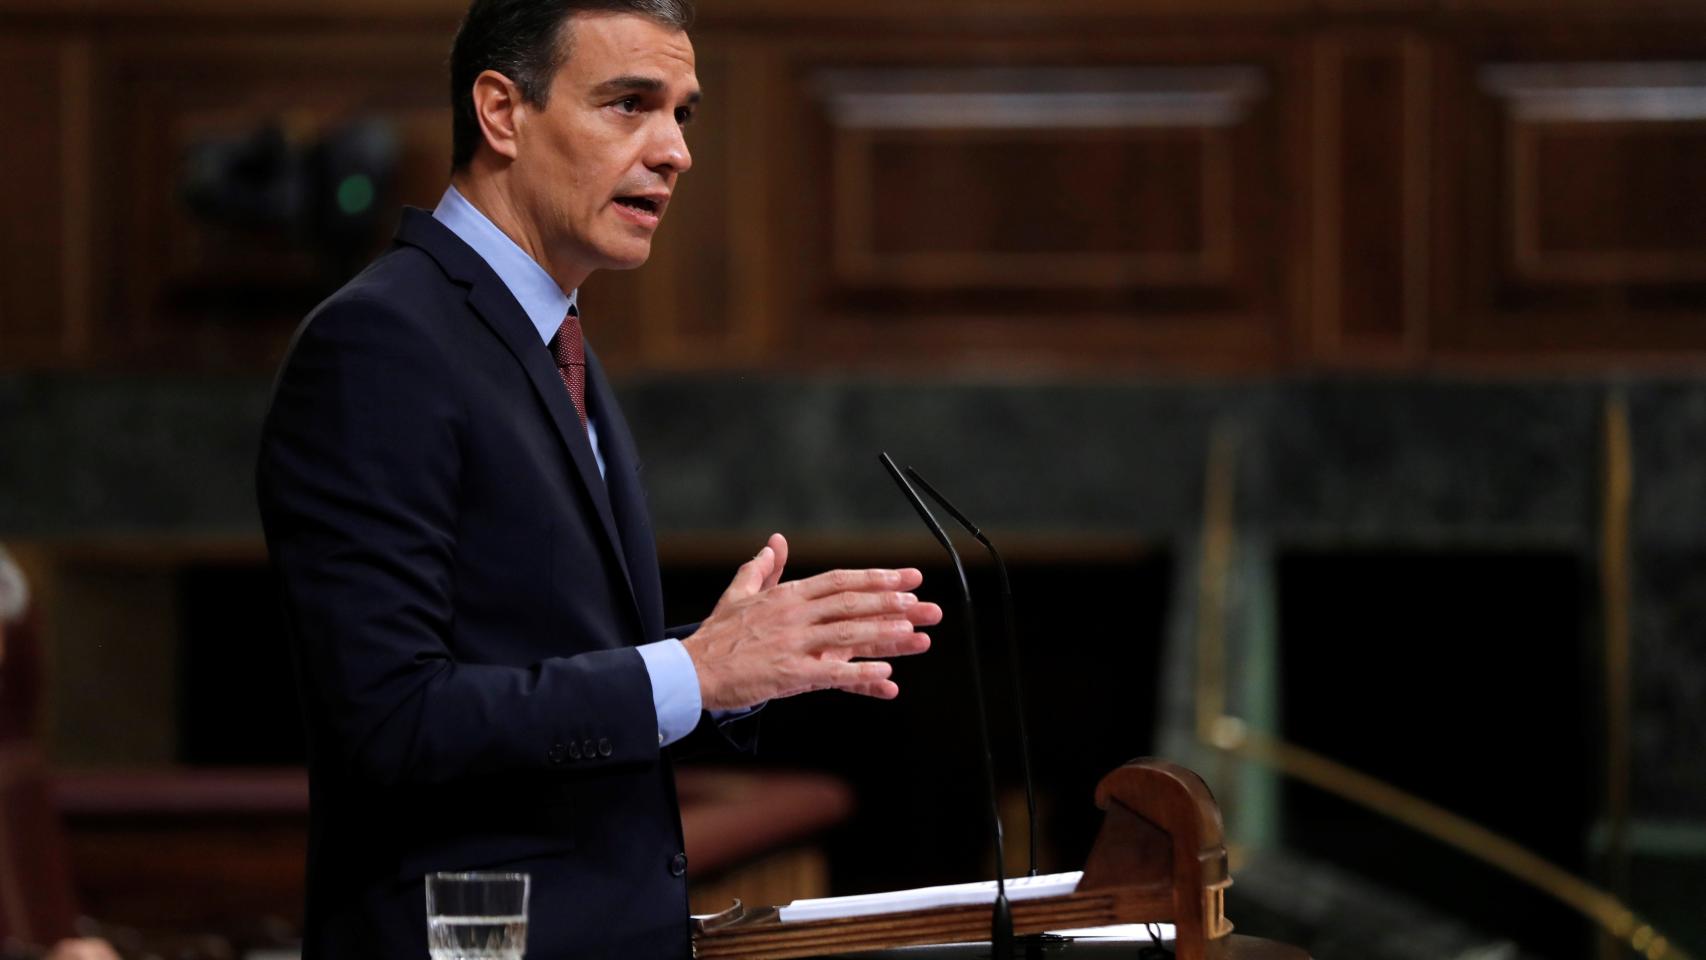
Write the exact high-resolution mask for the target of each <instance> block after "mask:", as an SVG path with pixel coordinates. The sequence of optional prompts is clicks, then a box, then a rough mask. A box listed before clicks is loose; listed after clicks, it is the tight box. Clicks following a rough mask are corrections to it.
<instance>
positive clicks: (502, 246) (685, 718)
mask: <svg viewBox="0 0 1706 960" xmlns="http://www.w3.org/2000/svg"><path fill="white" fill-rule="evenodd" d="M432 216H433V219H435V220H437V221H438V222H439V223H442V224H444V225H445V226H446V227H449V228H450V231H451V232H452V233H454V234H456V235H457V236H458V237H461V238H462V242H463V243H466V244H468V246H470V247H473V248H474V252H475V253H478V254H479V255H480V257H481V258H482V259H484V260H485V261H486V263H487V264H488V265H489V266H490V267H491V268H492V271H493V272H494V273H496V274H497V275H498V279H500V280H502V281H503V282H504V286H506V287H508V288H509V292H510V293H512V294H514V295H515V299H516V301H517V302H518V303H520V304H521V309H522V310H523V311H524V312H526V314H527V319H529V320H531V321H533V327H534V329H536V330H538V331H539V342H540V343H541V344H548V343H550V342H551V338H552V337H555V336H556V335H557V328H558V327H560V326H562V323H563V318H564V317H566V316H568V313H569V307H570V306H571V305H573V304H574V303H575V301H576V299H577V298H578V297H579V296H580V291H579V290H575V291H573V292H571V293H568V294H565V293H563V290H562V288H561V287H559V286H557V281H555V280H553V279H551V275H550V274H548V273H546V272H545V268H544V267H541V266H540V265H539V264H538V262H537V261H535V260H534V259H533V258H532V257H530V256H528V255H527V251H525V250H523V249H521V247H519V246H517V245H516V243H515V241H514V240H511V239H510V238H509V235H508V234H506V233H504V232H503V231H502V230H499V229H498V226H497V224H495V223H493V222H492V221H491V220H490V219H489V218H487V216H486V215H485V214H483V213H481V212H480V210H479V208H477V207H475V206H474V205H473V204H472V203H469V202H468V198H466V197H464V196H462V193H461V192H460V191H458V190H457V189H456V188H455V187H451V188H449V189H447V190H445V191H444V197H443V198H442V199H441V200H439V201H438V207H437V208H436V209H434V210H433V212H432ZM586 433H587V439H588V440H591V441H592V455H593V458H594V459H595V460H597V461H598V475H599V476H601V477H602V476H604V454H603V453H602V452H600V450H599V447H598V425H597V421H596V420H593V419H590V418H589V419H588V421H587V425H586ZM635 649H636V650H638V651H639V652H640V659H641V660H643V661H645V664H646V675H647V676H648V677H649V678H650V679H651V683H652V705H653V706H654V707H655V708H656V709H657V717H658V745H659V746H665V745H668V744H671V743H674V742H675V741H677V740H680V739H681V738H682V737H685V736H687V735H688V734H689V733H692V732H693V728H694V727H696V726H698V725H699V712H700V707H701V705H702V704H701V701H700V699H699V672H698V671H697V670H696V669H694V667H693V658H692V657H690V656H688V655H687V648H686V647H683V646H682V645H681V641H680V640H659V641H657V642H655V643H645V644H641V645H640V646H638V647H635Z"/></svg>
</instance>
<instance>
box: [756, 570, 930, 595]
mask: <svg viewBox="0 0 1706 960" xmlns="http://www.w3.org/2000/svg"><path fill="white" fill-rule="evenodd" d="M923 582H924V574H922V573H920V572H918V571H917V570H915V569H912V568H910V567H908V568H906V569H904V570H831V571H829V572H828V573H820V574H818V575H817V576H815V577H807V578H805V579H804V580H795V581H793V582H791V583H789V584H788V586H789V588H790V589H792V590H794V591H795V592H797V593H798V594H799V595H800V596H803V597H805V598H806V599H812V600H815V599H818V598H820V597H827V596H830V595H831V594H836V593H849V592H854V593H870V592H875V591H880V590H912V589H913V588H915V587H917V586H918V585H919V584H921V583H923Z"/></svg>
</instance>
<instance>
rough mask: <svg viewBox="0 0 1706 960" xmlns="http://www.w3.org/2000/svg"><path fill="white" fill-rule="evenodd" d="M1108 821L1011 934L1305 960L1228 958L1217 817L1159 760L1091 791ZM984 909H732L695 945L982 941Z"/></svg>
mask: <svg viewBox="0 0 1706 960" xmlns="http://www.w3.org/2000/svg"><path fill="white" fill-rule="evenodd" d="M1096 806H1097V807H1099V808H1101V809H1102V810H1103V811H1105V812H1106V815H1107V816H1106V819H1105V820H1104V821H1103V823H1102V829H1101V832H1100V833H1099V834H1097V836H1096V842H1095V844H1094V845H1093V846H1092V847H1091V850H1090V857H1089V860H1088V862H1087V863H1086V864H1085V865H1084V877H1083V879H1082V880H1080V881H1079V884H1078V888H1077V889H1076V890H1075V891H1073V892H1072V893H1070V894H1068V895H1066V896H1061V897H1048V898H1045V899H1038V900H1021V901H1017V902H1015V903H1013V929H1014V932H1015V933H1017V934H1019V935H1024V934H1029V933H1041V932H1043V931H1045V930H1061V929H1070V928H1077V927H1095V926H1106V925H1113V924H1125V923H1170V924H1172V925H1173V927H1174V930H1175V937H1176V939H1175V941H1174V951H1175V955H1176V956H1177V958H1178V960H1228V958H1231V957H1233V956H1238V957H1251V958H1254V957H1258V956H1267V957H1272V958H1273V960H1280V958H1288V960H1289V958H1297V960H1302V958H1303V957H1304V954H1303V953H1302V951H1298V950H1295V949H1294V948H1290V947H1282V946H1280V945H1278V944H1271V945H1268V946H1271V947H1272V948H1273V949H1272V950H1271V951H1266V950H1262V949H1259V948H1258V947H1257V946H1256V945H1257V944H1258V943H1259V942H1253V941H1250V940H1248V939H1247V938H1242V937H1240V938H1237V941H1238V944H1237V948H1236V949H1234V948H1233V947H1232V943H1233V938H1232V937H1230V934H1231V933H1232V924H1231V923H1229V922H1227V919H1226V909H1225V907H1226V900H1225V895H1226V888H1227V887H1229V886H1231V885H1232V875H1231V873H1230V871H1228V870H1227V866H1226V839H1225V833H1224V828H1223V827H1222V825H1221V820H1220V808H1219V807H1218V806H1216V805H1215V802H1214V797H1213V795H1211V794H1210V793H1209V790H1208V786H1207V785H1206V784H1204V783H1203V781H1202V778H1201V777H1198V776H1197V775H1196V774H1195V773H1192V772H1191V771H1189V770H1187V769H1185V768H1184V767H1182V766H1179V765H1178V764H1176V763H1171V762H1169V761H1166V760H1155V759H1143V760H1134V761H1132V762H1130V763H1128V764H1126V765H1124V766H1122V767H1120V768H1119V769H1117V770H1115V771H1113V772H1112V773H1110V774H1108V775H1107V776H1106V777H1104V778H1103V779H1102V782H1101V784H1100V785H1098V786H1097V787H1096ZM990 910H991V908H990V907H986V906H971V907H947V908H941V909H935V910H917V911H912V912H909V913H891V914H883V915H880V916H869V917H849V918H844V919H837V920H811V921H803V922H798V923H782V922H781V921H780V919H779V918H778V916H777V911H776V909H775V908H774V907H766V908H762V909H758V910H739V909H735V910H731V911H730V912H729V913H727V914H720V915H718V916H717V917H715V918H711V919H709V920H705V921H701V922H699V923H698V924H697V927H698V929H697V930H696V932H695V934H694V943H693V949H694V956H695V957H698V958H700V960H723V958H731V960H732V958H741V960H791V958H795V957H815V956H821V955H823V954H828V953H842V952H849V951H855V950H882V949H887V948H889V947H902V946H912V945H917V944H930V943H964V942H970V941H978V940H985V939H988V937H989V921H990Z"/></svg>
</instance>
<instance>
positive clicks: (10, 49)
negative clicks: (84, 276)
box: [0, 33, 86, 369]
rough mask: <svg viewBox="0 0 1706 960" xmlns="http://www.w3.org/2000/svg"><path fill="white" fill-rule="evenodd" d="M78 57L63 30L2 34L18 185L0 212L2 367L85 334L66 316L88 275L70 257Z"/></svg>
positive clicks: (9, 179)
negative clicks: (61, 33)
mask: <svg viewBox="0 0 1706 960" xmlns="http://www.w3.org/2000/svg"><path fill="white" fill-rule="evenodd" d="M78 62H79V60H78V57H77V54H76V49H75V48H74V46H73V45H72V44H71V43H70V42H69V41H68V40H66V39H65V38H64V37H61V36H58V35H54V34H47V33H42V34H32V33H14V34H11V35H9V36H0V118H4V123H5V128H4V136H0V182H4V183H6V184H8V185H10V188H9V189H8V191H7V198H6V204H7V213H6V216H5V217H3V218H0V245H3V246H4V249H5V250H6V256H5V259H4V260H3V261H0V368H14V369H15V368H18V367H25V366H37V365H54V364H58V363H63V362H65V361H66V360H68V359H70V355H71V353H72V352H73V351H74V350H75V349H76V347H77V345H78V343H79V340H78V338H77V337H76V336H75V335H74V331H76V330H78V329H79V326H80V325H79V326H74V325H72V324H68V323H67V322H66V319H67V317H68V315H70V314H72V313H73V312H74V311H73V310H72V309H70V307H71V305H72V304H73V303H74V301H75V296H76V289H77V287H78V285H79V281H80V279H81V278H79V277H76V276H75V275H74V274H73V271H72V262H71V261H72V260H73V258H74V257H75V254H74V252H73V251H72V249H71V248H72V247H73V246H74V245H75V242H76V240H77V236H78V235H77V227H78V225H79V224H80V222H81V215H82V213H83V210H82V209H79V208H78V207H77V205H76V202H75V201H76V195H75V189H74V187H73V186H72V183H71V181H72V179H73V178H74V176H75V174H76V170H77V165H76V159H75V157H73V156H71V152H72V151H73V150H75V148H76V146H77V136H78V133H79V132H80V131H81V129H82V128H81V125H80V110H79V108H80V104H82V103H86V100H81V99H79V97H80V95H86V88H85V87H81V86H79V85H78V84H77V76H76V65H77V63H78ZM79 315H80V314H79Z"/></svg>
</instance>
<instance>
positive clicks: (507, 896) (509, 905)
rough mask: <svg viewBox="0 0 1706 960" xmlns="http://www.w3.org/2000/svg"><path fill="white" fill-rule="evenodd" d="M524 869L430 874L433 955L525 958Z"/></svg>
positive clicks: (454, 959)
mask: <svg viewBox="0 0 1706 960" xmlns="http://www.w3.org/2000/svg"><path fill="white" fill-rule="evenodd" d="M528 883H529V879H528V876H527V874H525V873H434V874H430V875H428V876H427V878H426V913H427V952H428V953H429V954H431V956H432V960H521V956H522V954H524V953H526V952H527V892H528Z"/></svg>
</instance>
